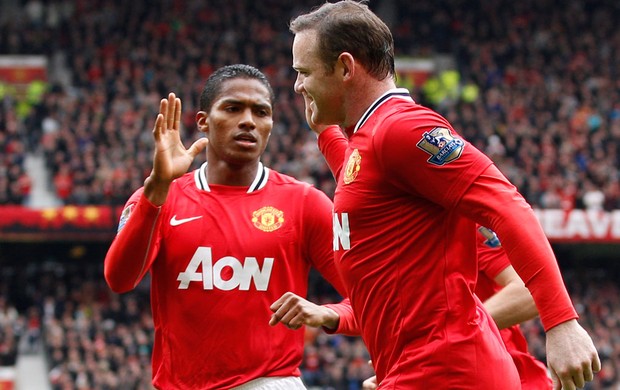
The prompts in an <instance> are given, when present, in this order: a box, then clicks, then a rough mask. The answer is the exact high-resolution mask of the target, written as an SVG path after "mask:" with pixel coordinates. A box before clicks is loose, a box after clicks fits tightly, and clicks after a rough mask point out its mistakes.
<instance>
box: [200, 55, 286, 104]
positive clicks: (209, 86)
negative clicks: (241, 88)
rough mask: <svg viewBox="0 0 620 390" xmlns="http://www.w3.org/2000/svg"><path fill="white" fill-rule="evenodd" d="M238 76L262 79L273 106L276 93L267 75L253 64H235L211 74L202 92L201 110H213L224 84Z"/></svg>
mask: <svg viewBox="0 0 620 390" xmlns="http://www.w3.org/2000/svg"><path fill="white" fill-rule="evenodd" d="M238 78H242V79H255V80H258V81H260V82H261V83H262V84H263V85H264V86H265V87H266V88H267V90H268V91H269V103H271V105H272V106H273V102H274V100H275V95H274V93H273V88H272V87H271V84H270V83H269V80H268V79H267V76H265V74H264V73H263V72H261V71H260V70H258V69H256V68H255V67H253V66H251V65H245V64H234V65H226V66H223V67H221V68H219V69H218V70H216V71H215V72H213V73H212V74H211V76H209V78H208V79H207V81H206V83H205V86H204V88H203V90H202V93H201V94H200V110H201V111H206V112H209V111H211V107H212V106H213V102H214V101H215V100H216V99H217V98H218V96H219V94H220V92H221V90H222V84H223V83H224V82H225V81H228V80H232V79H238Z"/></svg>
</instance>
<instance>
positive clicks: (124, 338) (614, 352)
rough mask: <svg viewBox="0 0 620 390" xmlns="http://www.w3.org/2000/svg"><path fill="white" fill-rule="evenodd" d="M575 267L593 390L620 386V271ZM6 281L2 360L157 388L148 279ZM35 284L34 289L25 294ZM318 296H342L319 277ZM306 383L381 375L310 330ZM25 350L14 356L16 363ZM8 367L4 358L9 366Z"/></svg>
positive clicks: (330, 389) (61, 381) (129, 388)
mask: <svg viewBox="0 0 620 390" xmlns="http://www.w3.org/2000/svg"><path fill="white" fill-rule="evenodd" d="M614 269H615V271H610V270H609V269H601V268H596V267H593V268H580V269H577V268H572V267H569V268H566V269H565V270H564V277H565V281H566V284H567V286H568V287H569V291H570V293H571V298H572V299H573V302H574V303H575V305H576V307H577V310H578V312H579V315H580V320H579V321H580V323H581V324H582V325H583V326H584V328H585V329H586V330H587V331H588V332H590V334H592V335H593V338H594V340H595V343H596V346H597V349H598V351H599V354H600V357H601V360H602V363H603V369H602V371H601V372H600V373H599V374H597V376H596V377H595V380H594V381H593V382H592V383H590V384H588V385H587V386H586V389H587V390H617V389H620V376H619V375H620V374H619V371H618V370H619V369H620V366H619V365H620V314H619V313H620V289H619V288H618V285H617V283H616V281H615V278H617V277H618V272H619V271H620V269H618V267H615V268H614ZM3 271H6V272H3V274H2V276H1V277H0V286H2V289H1V290H0V336H1V337H0V352H1V353H0V359H4V357H5V356H6V355H7V354H6V353H5V351H7V350H10V349H12V348H13V351H15V347H16V343H17V340H16V338H17V337H18V336H20V337H24V338H26V342H25V343H22V345H25V346H26V348H27V349H26V350H25V351H24V352H25V353H28V352H35V351H40V349H39V348H43V351H44V353H45V355H46V357H47V362H48V367H49V371H48V377H49V380H50V383H51V388H52V389H53V390H95V389H96V390H152V387H151V384H150V376H151V367H150V354H151V348H152V342H153V321H152V317H151V314H150V307H149V292H148V290H149V288H148V279H147V280H145V281H143V282H142V284H141V285H140V286H139V287H138V288H137V289H136V290H134V291H133V292H131V293H127V294H122V295H118V294H114V293H112V292H111V291H110V290H109V289H108V288H107V286H106V284H105V282H104V279H103V275H102V268H101V264H99V263H97V262H96V261H93V260H92V259H91V260H89V259H86V258H84V259H80V260H79V261H76V259H60V260H55V259H54V258H53V257H52V256H48V259H47V260H40V259H39V260H37V261H32V262H28V264H27V265H26V266H25V265H24V264H23V262H22V263H18V262H15V263H14V264H12V265H5V267H4V270H3ZM24 286H28V287H27V288H25V289H24V288H23V287H24ZM310 297H311V299H313V300H315V301H317V302H334V301H337V300H338V299H339V297H338V296H337V295H335V294H334V293H333V290H332V289H331V288H329V286H326V284H325V282H324V281H323V280H322V279H320V278H318V276H317V274H314V275H313V279H312V283H311V284H310ZM522 329H523V331H524V334H525V335H526V337H527V339H528V342H529V345H530V349H531V352H532V353H533V354H534V355H536V356H537V357H538V358H539V359H541V360H542V361H545V337H544V333H543V330H542V326H541V324H540V321H539V320H538V319H534V320H531V321H528V322H526V323H525V324H523V325H522ZM305 335H306V346H305V353H304V358H303V363H302V366H301V370H302V375H303V376H302V377H303V380H304V382H305V383H306V385H307V387H308V388H309V389H312V390H359V389H361V383H362V381H363V380H364V379H366V378H368V377H369V376H371V375H372V373H373V371H372V369H371V367H370V366H369V365H368V359H369V356H368V352H367V350H366V348H365V347H364V344H363V343H362V341H361V339H359V338H356V337H348V336H340V335H328V334H326V333H324V332H323V331H322V330H320V329H314V328H306V329H305ZM14 358H15V353H14V354H13V359H14ZM4 361H5V360H3V362H4Z"/></svg>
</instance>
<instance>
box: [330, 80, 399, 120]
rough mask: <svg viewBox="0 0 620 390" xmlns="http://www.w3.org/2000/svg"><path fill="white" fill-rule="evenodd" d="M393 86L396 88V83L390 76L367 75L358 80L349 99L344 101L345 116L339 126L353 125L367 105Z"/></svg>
mask: <svg viewBox="0 0 620 390" xmlns="http://www.w3.org/2000/svg"><path fill="white" fill-rule="evenodd" d="M394 88H396V84H395V83H394V80H392V78H391V77H388V78H386V79H384V80H377V79H374V78H370V77H369V78H365V79H364V80H362V81H360V82H359V83H358V85H356V86H355V88H352V89H351V92H352V93H351V94H350V96H349V99H347V103H345V104H346V105H347V107H345V108H346V110H345V111H346V113H347V116H346V118H345V121H344V123H342V124H341V126H342V127H343V128H348V127H352V126H355V125H356V124H357V122H358V121H359V120H360V118H361V117H362V115H364V113H365V112H366V110H368V107H370V106H371V105H372V104H373V103H374V102H375V101H376V100H377V99H379V97H381V96H382V95H383V94H385V93H386V92H387V91H389V90H391V89H394Z"/></svg>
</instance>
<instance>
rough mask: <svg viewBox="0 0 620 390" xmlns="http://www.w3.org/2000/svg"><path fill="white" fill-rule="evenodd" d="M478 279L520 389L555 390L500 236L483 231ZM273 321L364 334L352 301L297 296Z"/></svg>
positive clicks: (531, 307)
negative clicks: (533, 344) (528, 333)
mask: <svg viewBox="0 0 620 390" xmlns="http://www.w3.org/2000/svg"><path fill="white" fill-rule="evenodd" d="M478 230H479V231H480V232H481V233H482V234H480V235H478V237H477V241H478V266H479V271H478V278H477V281H476V287H475V292H476V295H477V296H478V297H479V298H480V299H481V300H482V301H483V302H484V306H485V308H486V309H487V311H488V312H489V314H490V315H491V317H492V318H493V320H494V322H495V323H496V324H497V326H498V327H499V329H500V334H501V337H502V340H503V341H504V345H505V346H506V349H507V350H508V353H509V354H510V356H511V357H512V360H513V362H514V363H515V366H516V368H517V371H518V372H519V378H520V381H521V389H523V390H550V389H552V387H553V382H552V381H551V378H550V377H549V375H548V373H547V367H546V366H545V365H544V364H543V363H542V362H540V361H538V360H536V358H535V357H534V356H532V355H531V354H530V353H529V351H528V346H527V340H526V339H525V337H524V336H523V333H522V332H521V329H520V328H519V325H518V324H520V323H522V322H524V321H527V320H530V319H532V318H534V317H536V316H537V315H538V312H537V310H536V305H535V304H534V300H533V299H532V296H531V295H530V292H529V291H528V289H527V288H526V287H525V285H524V284H523V281H522V280H521V279H520V278H519V275H517V273H516V272H515V270H514V268H513V267H512V266H511V265H510V261H509V260H508V257H507V256H506V252H505V251H503V250H502V249H501V245H500V242H499V239H498V238H497V235H495V233H494V232H493V231H491V230H490V229H486V228H484V227H480V228H478ZM271 309H272V310H273V311H274V315H273V316H272V321H271V323H272V324H273V325H275V324H276V323H278V322H281V323H283V324H284V325H286V326H288V327H289V328H292V329H298V328H299V327H301V326H302V325H309V326H314V327H318V326H323V327H324V328H325V330H326V331H327V332H328V333H342V334H347V335H359V327H358V326H357V323H356V322H355V318H354V316H353V313H352V311H351V307H350V302H348V300H344V301H343V302H342V303H339V304H326V305H321V306H318V305H315V304H313V303H311V302H308V301H307V300H306V299H303V298H301V297H298V296H296V295H294V294H292V293H287V294H285V295H284V296H283V297H282V298H280V299H279V300H278V301H276V302H274V304H273V305H272V307H271ZM376 388H377V380H376V376H374V377H372V378H369V379H367V380H365V381H364V384H363V389H364V390H373V389H376Z"/></svg>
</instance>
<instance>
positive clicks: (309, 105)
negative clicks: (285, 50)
mask: <svg viewBox="0 0 620 390" xmlns="http://www.w3.org/2000/svg"><path fill="white" fill-rule="evenodd" d="M338 65H339V64H338V63H337V64H336V70H335V71H328V67H327V66H326V65H325V64H324V63H323V61H322V59H321V57H320V56H319V52H318V39H317V33H316V32H315V31H314V30H304V31H301V32H299V33H297V34H296V35H295V39H294V40H293V68H294V69H295V71H297V79H296V80H295V92H297V93H299V94H301V95H302V96H303V97H304V102H305V104H306V111H307V113H306V116H307V117H310V118H309V120H312V122H313V123H315V124H323V125H331V124H341V123H342V120H343V115H342V112H341V109H342V107H343V105H342V101H343V100H342V96H343V95H342V92H343V85H342V77H339V75H340V76H342V74H341V73H342V72H339V71H338V70H339V66H338Z"/></svg>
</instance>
